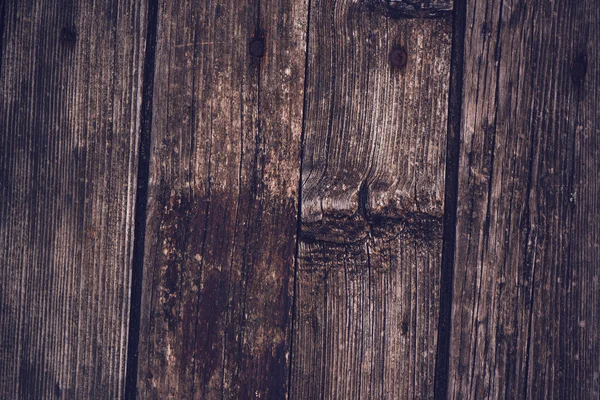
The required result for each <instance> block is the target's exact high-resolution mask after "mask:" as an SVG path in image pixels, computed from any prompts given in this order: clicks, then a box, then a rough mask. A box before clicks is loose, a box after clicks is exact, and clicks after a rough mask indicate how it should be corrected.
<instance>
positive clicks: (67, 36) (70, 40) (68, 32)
mask: <svg viewBox="0 0 600 400" xmlns="http://www.w3.org/2000/svg"><path fill="white" fill-rule="evenodd" d="M60 41H61V42H62V43H63V44H70V45H72V44H75V42H76V41H77V33H76V32H75V30H74V29H71V28H67V27H66V26H65V27H63V28H62V29H61V30H60Z"/></svg>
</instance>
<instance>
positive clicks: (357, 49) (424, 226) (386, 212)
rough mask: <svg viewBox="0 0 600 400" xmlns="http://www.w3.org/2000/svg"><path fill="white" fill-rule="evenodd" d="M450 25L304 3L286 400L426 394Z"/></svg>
mask: <svg viewBox="0 0 600 400" xmlns="http://www.w3.org/2000/svg"><path fill="white" fill-rule="evenodd" d="M451 29H452V25H451V19H435V20H430V19H401V20H399V19H394V18H390V17H389V16H387V15H382V14H380V13H378V12H374V11H373V10H370V9H368V8H364V7H359V6H357V3H354V2H334V1H312V2H311V10H310V31H309V45H308V64H307V68H308V70H307V85H306V87H307V92H306V115H305V126H306V132H305V139H304V157H303V168H302V181H303V182H302V196H301V200H302V224H301V234H302V240H301V242H300V247H299V259H298V274H297V283H296V285H297V291H296V314H295V324H294V326H295V329H294V344H293V349H294V351H293V354H292V370H291V398H297V399H314V398H344V399H359V398H383V397H388V398H433V382H434V376H433V374H434V370H435V352H436V345H437V323H438V304H439V300H440V299H439V296H438V293H439V279H440V268H441V245H442V219H443V212H444V210H443V204H444V181H445V153H446V126H447V120H446V118H447V108H448V97H447V95H448V84H449V65H450V36H451ZM400 49H402V50H404V51H405V52H406V54H407V56H408V60H407V63H406V65H405V66H403V67H397V66H394V65H393V64H392V63H391V62H390V54H391V53H392V52H393V51H396V50H400Z"/></svg>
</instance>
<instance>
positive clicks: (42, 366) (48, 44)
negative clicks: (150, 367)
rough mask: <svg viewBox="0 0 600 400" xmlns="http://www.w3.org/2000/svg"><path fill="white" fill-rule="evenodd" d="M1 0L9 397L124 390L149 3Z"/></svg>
mask: <svg viewBox="0 0 600 400" xmlns="http://www.w3.org/2000/svg"><path fill="white" fill-rule="evenodd" d="M0 6H1V9H2V13H1V20H2V23H0V26H1V27H2V44H1V48H0V54H1V58H0V60H1V61H0V71H1V72H0V153H1V154H2V156H1V157H0V182H1V184H0V207H1V208H0V304H1V306H0V397H1V398H3V399H17V398H20V399H21V398H23V399H29V398H31V399H42V398H44V399H49V398H69V399H91V398H94V399H102V398H106V399H115V398H120V397H122V395H123V387H124V375H125V358H126V354H125V353H126V343H127V323H128V309H129V283H130V281H129V276H130V265H131V245H132V234H133V229H132V220H133V203H134V196H135V177H136V163H137V146H138V143H137V141H138V124H139V105H140V82H141V73H142V70H141V61H142V60H143V50H144V40H143V38H144V37H145V33H144V32H145V9H144V3H143V2H141V1H135V2H125V1H121V2H117V1H96V2H94V3H93V4H92V3H91V2H82V3H79V4H77V5H75V4H72V3H70V2H55V1H21V0H19V1H16V0H13V1H3V2H1V4H0Z"/></svg>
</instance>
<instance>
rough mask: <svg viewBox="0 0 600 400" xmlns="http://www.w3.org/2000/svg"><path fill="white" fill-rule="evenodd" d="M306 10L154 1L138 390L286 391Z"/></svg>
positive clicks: (157, 393) (194, 393) (250, 394)
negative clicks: (155, 24) (260, 43)
mask: <svg viewBox="0 0 600 400" xmlns="http://www.w3.org/2000/svg"><path fill="white" fill-rule="evenodd" d="M307 11H308V10H307V4H306V3H305V2H302V1H294V2H291V1H278V0H269V1H265V0H261V1H260V2H258V1H251V2H246V1H242V2H240V1H225V2H224V1H203V2H196V1H194V2H192V1H170V0H169V1H167V0H165V1H161V2H160V3H159V9H158V37H157V49H156V72H155V79H154V108H153V129H152V151H151V160H150V162H151V164H150V188H149V204H148V225H147V231H146V256H145V266H146V269H145V271H144V290H143V297H142V306H143V307H142V320H141V332H140V357H139V373H138V390H139V398H142V399H188V398H198V399H213V398H227V399H238V398H239V399H242V398H255V397H258V398H282V397H284V396H285V395H286V393H287V379H288V371H289V368H288V361H287V360H288V358H289V352H290V344H291V340H290V329H291V306H292V296H293V274H294V255H295V251H296V230H297V222H296V221H297V214H298V188H299V175H300V143H301V139H300V135H301V127H302V103H303V87H304V65H305V46H306V39H305V36H306V30H307V22H306V18H307ZM257 39H262V40H263V42H264V49H263V52H264V54H263V55H262V57H258V56H260V53H261V51H260V49H259V46H258V45H257V44H256V42H254V41H255V40H257ZM253 42H254V44H253V45H252V46H251V43H253ZM251 53H254V55H253V54H251Z"/></svg>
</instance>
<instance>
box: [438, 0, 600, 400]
mask: <svg viewBox="0 0 600 400" xmlns="http://www.w3.org/2000/svg"><path fill="white" fill-rule="evenodd" d="M466 18H467V21H466V27H467V29H466V38H465V65H464V71H465V75H464V86H463V110H462V112H463V119H462V132H461V136H462V142H461V152H460V168H459V173H460V178H459V198H458V225H457V238H456V258H455V275H454V277H455V279H454V298H453V318H452V338H451V349H450V375H449V394H450V396H449V397H450V398H456V399H484V398H520V399H592V398H595V399H597V398H598V396H599V389H600V378H599V374H600V348H599V343H600V341H599V340H600V337H599V333H600V331H599V321H600V318H599V317H600V315H599V308H598V306H599V295H598V294H599V289H600V288H599V283H598V279H599V276H598V274H599V270H598V260H599V258H600V248H599V247H598V243H599V240H600V237H599V228H598V221H600V214H599V210H600V208H599V204H598V203H599V193H600V192H599V180H598V171H599V170H600V161H599V160H600V159H599V158H598V153H599V151H600V142H599V140H598V137H599V133H600V126H599V119H598V116H599V114H598V110H599V109H600V97H599V94H598V93H599V92H598V86H599V84H600V81H599V79H600V70H599V60H598V55H599V48H598V42H599V41H600V15H599V14H598V9H597V4H596V3H595V2H593V1H578V2H569V1H556V2H546V1H530V2H524V1H517V2H507V1H503V2H502V1H501V2H496V1H486V2H480V1H477V2H476V1H469V2H467V15H466Z"/></svg>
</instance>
